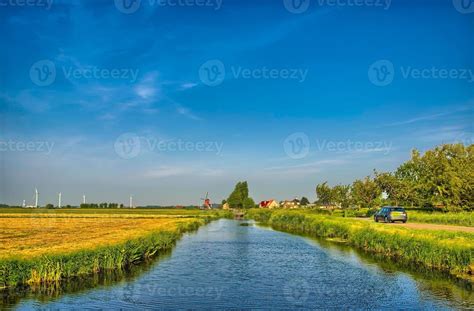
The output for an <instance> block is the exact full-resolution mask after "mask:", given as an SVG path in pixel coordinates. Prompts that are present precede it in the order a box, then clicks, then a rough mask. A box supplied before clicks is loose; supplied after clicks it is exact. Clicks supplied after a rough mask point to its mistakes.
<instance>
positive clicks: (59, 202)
mask: <svg viewBox="0 0 474 311" xmlns="http://www.w3.org/2000/svg"><path fill="white" fill-rule="evenodd" d="M58 208H61V192H60V193H58Z"/></svg>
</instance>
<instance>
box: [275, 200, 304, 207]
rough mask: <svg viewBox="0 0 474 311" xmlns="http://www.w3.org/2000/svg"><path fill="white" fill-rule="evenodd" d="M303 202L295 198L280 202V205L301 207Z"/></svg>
mask: <svg viewBox="0 0 474 311" xmlns="http://www.w3.org/2000/svg"><path fill="white" fill-rule="evenodd" d="M300 205H301V203H300V200H298V199H294V200H291V201H290V200H284V201H281V202H280V206H281V207H283V208H298V207H300Z"/></svg>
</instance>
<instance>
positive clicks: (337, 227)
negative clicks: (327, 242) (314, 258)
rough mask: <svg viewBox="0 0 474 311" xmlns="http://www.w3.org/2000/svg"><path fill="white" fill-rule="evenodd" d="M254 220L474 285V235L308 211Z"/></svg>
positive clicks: (265, 213) (264, 213) (259, 213)
mask: <svg viewBox="0 0 474 311" xmlns="http://www.w3.org/2000/svg"><path fill="white" fill-rule="evenodd" d="M247 217H248V218H252V219H254V220H256V221H258V222H260V223H262V224H264V225H269V226H271V227H272V228H274V229H277V230H281V231H287V232H290V233H296V234H305V235H309V236H314V237H319V238H325V239H337V240H341V241H344V242H346V243H347V244H349V245H352V246H354V247H357V248H359V249H362V250H364V251H366V252H371V253H376V254H380V255H383V256H387V257H390V258H392V259H395V260H400V261H402V260H403V261H405V262H407V263H413V264H415V265H422V266H423V267H425V268H427V269H434V270H440V271H444V272H448V273H449V274H451V275H453V276H455V277H457V278H462V279H465V280H468V281H469V282H471V283H474V234H472V233H461V232H447V231H434V230H415V229H407V228H399V227H393V226H390V225H386V224H375V223H371V222H367V221H359V220H354V219H345V218H337V217H328V216H321V215H314V214H309V213H308V212H304V211H288V210H276V211H270V210H258V209H254V210H250V211H249V212H248V213H247Z"/></svg>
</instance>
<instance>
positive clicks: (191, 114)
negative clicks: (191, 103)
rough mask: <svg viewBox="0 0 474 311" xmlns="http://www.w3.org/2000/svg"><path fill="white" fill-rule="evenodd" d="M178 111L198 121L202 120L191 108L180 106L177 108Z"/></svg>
mask: <svg viewBox="0 0 474 311" xmlns="http://www.w3.org/2000/svg"><path fill="white" fill-rule="evenodd" d="M176 112H177V113H178V114H180V115H183V116H185V117H187V118H189V119H191V120H196V121H201V120H202V118H201V117H198V116H196V115H195V114H194V113H192V111H191V110H190V109H189V108H186V107H183V106H178V107H177V108H176Z"/></svg>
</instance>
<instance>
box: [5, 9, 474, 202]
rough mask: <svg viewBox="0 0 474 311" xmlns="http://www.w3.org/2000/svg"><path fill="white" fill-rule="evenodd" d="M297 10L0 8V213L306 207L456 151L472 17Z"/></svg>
mask: <svg viewBox="0 0 474 311" xmlns="http://www.w3.org/2000/svg"><path fill="white" fill-rule="evenodd" d="M125 1H126V2H125V4H128V0H125ZM306 1H307V2H306ZM306 1H304V2H302V3H303V4H304V3H307V4H308V6H307V8H306V9H305V7H304V6H302V7H297V6H294V4H296V5H298V1H296V2H292V1H283V0H275V1H236V0H222V1H218V0H207V1H206V2H203V1H198V0H187V2H185V1H184V0H181V1H178V0H162V1H161V2H157V1H151V0H142V1H141V2H135V4H133V3H132V6H131V10H128V11H127V9H126V6H123V4H124V2H123V0H117V1H115V2H114V1H112V0H110V1H59V0H56V1H54V0H53V2H47V1H46V0H42V1H40V0H37V1H36V2H33V4H34V5H30V6H24V5H20V4H21V3H22V2H21V1H18V0H0V30H1V34H2V35H1V37H0V41H1V46H2V49H0V122H1V125H0V131H1V132H0V149H1V151H0V157H1V159H0V160H1V162H0V165H1V167H0V168H1V174H0V182H1V187H0V202H4V203H8V204H20V203H21V202H22V201H23V200H24V199H25V200H27V203H31V201H32V196H33V192H34V188H35V187H38V189H39V191H40V193H41V194H40V203H41V204H46V203H49V202H56V197H57V193H58V192H62V194H63V203H64V204H78V203H80V200H81V199H82V194H84V193H85V194H86V196H87V200H88V201H90V202H102V201H111V202H123V203H126V202H128V196H129V194H133V195H134V197H135V202H136V204H139V205H146V204H163V205H165V204H198V203H199V198H200V197H202V196H203V195H204V194H205V193H206V192H207V191H209V193H210V196H211V199H213V200H214V201H218V202H220V200H222V199H223V198H224V197H226V196H227V195H228V194H229V192H230V191H231V190H232V188H233V186H234V184H235V183H236V182H237V181H238V180H248V182H249V185H250V194H251V195H252V196H253V197H254V198H255V200H257V201H259V200H263V199H269V198H275V199H287V198H293V197H295V196H298V197H301V196H303V195H304V196H307V197H309V198H310V200H314V199H315V193H314V188H315V185H316V184H317V183H320V182H324V181H329V183H331V184H338V183H350V182H352V181H353V180H354V179H356V178H363V177H364V176H367V175H369V174H371V173H372V171H373V169H377V170H379V171H384V170H393V169H395V168H396V167H397V166H398V165H399V164H400V163H402V162H403V161H405V160H407V159H408V158H409V156H410V150H411V149H412V148H418V149H420V150H426V149H428V148H431V147H433V146H435V145H437V144H441V143H449V142H455V141H461V142H464V143H466V144H468V143H471V142H472V138H473V133H474V128H473V120H474V119H473V109H474V92H473V87H474V53H473V52H474V49H473V40H472V39H473V37H474V13H472V12H471V11H473V10H474V5H472V10H471V7H465V8H463V7H462V6H460V2H459V1H457V0H454V1H451V0H446V1H441V0H439V1H392V2H390V1H387V2H385V1H380V2H376V4H379V3H380V4H381V6H375V5H373V1H362V2H355V1H353V0H352V1H351V0H340V1H339V2H337V3H336V2H334V1H331V0H325V1H324V0H311V1H308V0H306ZM354 3H362V4H361V5H351V4H354ZM43 4H44V5H45V6H43ZM49 4H50V6H49ZM138 4H139V5H138ZM203 4H206V5H203ZM134 5H137V6H135V7H134ZM298 10H302V11H301V12H298ZM124 12H125V13H124ZM295 12H296V13H295ZM53 71H55V74H54V73H53Z"/></svg>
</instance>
